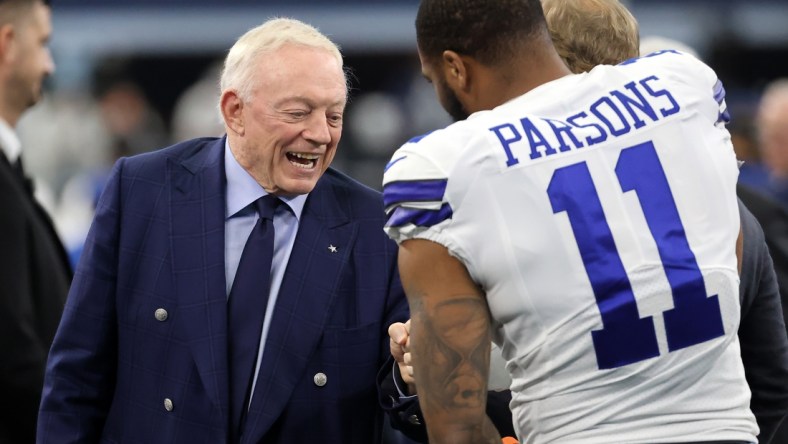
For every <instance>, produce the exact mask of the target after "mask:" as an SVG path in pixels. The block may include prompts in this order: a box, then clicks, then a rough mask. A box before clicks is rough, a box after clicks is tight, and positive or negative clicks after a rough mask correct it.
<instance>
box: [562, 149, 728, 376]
mask: <svg viewBox="0 0 788 444" xmlns="http://www.w3.org/2000/svg"><path fill="white" fill-rule="evenodd" d="M616 176H617V177H618V181H619V183H620V184H621V189H622V191H623V192H625V193H626V192H629V191H634V192H635V193H636V194H637V197H638V199H639V201H640V206H641V208H642V209H643V214H644V216H645V218H646V222H647V223H648V227H649V230H650V231H651V235H652V237H653V238H654V240H655V242H656V245H657V250H658V251H659V256H660V259H661V260H662V266H663V267H664V269H665V274H666V275H667V278H668V282H669V283H670V288H671V290H672V293H673V304H674V308H672V309H670V310H667V311H665V312H664V313H663V316H664V321H665V330H666V334H667V341H668V349H669V351H674V350H679V349H682V348H685V347H689V346H691V345H695V344H700V343H701V342H705V341H708V340H710V339H713V338H716V337H719V336H722V335H724V334H725V331H724V328H723V326H722V314H721V312H720V304H719V300H718V298H717V296H716V295H714V296H711V297H707V294H706V288H705V286H704V283H703V275H701V272H700V269H699V268H698V263H697V261H696V260H695V255H694V254H693V253H692V250H691V249H690V246H689V243H688V242H687V236H686V234H685V233H684V226H683V225H682V224H681V218H680V217H679V213H678V209H677V208H676V204H675V202H674V201H673V195H672V193H671V191H670V186H669V184H668V181H667V178H666V177H665V172H664V170H663V169H662V164H661V163H660V162H659V158H658V157H657V152H656V150H655V149H654V144H653V143H651V142H646V143H642V144H639V145H635V146H632V147H629V148H626V149H624V150H623V151H622V152H621V156H620V157H619V159H618V164H617V165H616ZM547 194H548V195H549V197H550V202H551V204H552V206H553V212H554V213H560V212H564V211H566V214H567V216H568V218H569V223H570V225H571V226H572V231H573V232H574V235H575V239H576V240H577V246H578V249H579V250H580V256H581V257H582V259H583V265H585V269H586V273H587V274H588V279H589V280H590V281H591V287H592V288H593V290H594V297H595V298H596V303H597V306H599V312H600V314H601V316H602V324H603V328H602V329H601V330H596V331H593V332H591V335H592V339H593V342H594V350H595V351H596V358H597V364H598V365H599V368H600V369H609V368H615V367H621V366H624V365H627V364H631V363H633V362H638V361H642V360H644V359H649V358H652V357H655V356H658V355H659V348H658V346H657V335H656V331H655V330H654V321H653V319H652V318H651V317H646V318H641V317H640V315H639V313H638V307H637V301H636V300H635V296H634V294H633V293H632V284H631V283H630V281H629V277H628V276H627V273H626V271H625V270H624V265H623V264H622V263H621V258H620V256H619V254H618V249H617V248H616V244H615V241H614V240H613V235H612V233H611V232H610V226H609V225H608V223H607V220H606V218H605V213H604V211H603V209H602V204H601V202H600V201H599V196H598V195H597V191H596V187H595V186H594V182H593V180H592V178H591V174H590V172H589V171H588V166H587V165H586V163H585V162H580V163H577V164H573V165H569V166H566V167H563V168H560V169H558V170H556V171H555V172H554V173H553V178H552V179H551V180H550V185H549V186H548V188H547Z"/></svg>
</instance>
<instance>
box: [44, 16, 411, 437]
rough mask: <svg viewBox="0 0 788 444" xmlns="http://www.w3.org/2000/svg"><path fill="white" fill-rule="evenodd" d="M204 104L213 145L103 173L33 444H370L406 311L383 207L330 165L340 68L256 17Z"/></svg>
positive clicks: (332, 53)
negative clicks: (215, 95)
mask: <svg viewBox="0 0 788 444" xmlns="http://www.w3.org/2000/svg"><path fill="white" fill-rule="evenodd" d="M221 89H222V94H221V99H220V110H221V112H222V115H223V118H224V123H225V127H226V131H227V135H226V136H225V137H223V138H203V139H196V140H190V141H186V142H183V143H179V144H176V145H174V146H172V147H169V148H166V149H163V150H160V151H156V152H152V153H147V154H142V155H139V156H135V157H131V158H125V159H121V160H119V161H118V162H117V163H116V165H115V167H114V170H113V172H112V174H111V178H110V179H109V183H108V185H107V187H106V189H105V191H104V193H103V195H102V197H101V199H100V202H99V204H98V208H97V211H96V216H95V220H94V222H93V225H92V227H91V230H90V234H89V236H88V239H87V244H86V247H85V250H84V253H83V256H82V259H81V262H80V264H79V266H78V268H77V272H76V276H75V280H74V285H73V287H72V290H71V292H70V294H69V298H68V302H67V304H66V309H65V312H64V315H63V321H62V323H61V326H60V328H59V330H58V333H57V335H56V337H55V341H54V345H53V347H52V351H51V354H50V357H49V362H48V367H47V374H46V380H45V389H44V394H43V400H42V403H41V411H40V416H39V422H38V432H39V442H41V443H66V442H69V443H70V442H73V443H77V442H78V443H97V442H118V443H132V442H134V443H168V444H173V443H184V444H187V443H188V444H200V443H205V444H217V443H225V442H231V443H260V442H265V443H270V444H276V443H307V442H325V443H349V444H354V443H355V444H370V443H378V442H380V440H381V426H382V424H383V415H382V411H381V409H380V408H379V406H378V404H377V397H376V384H375V375H376V372H377V370H378V368H379V367H380V366H381V365H382V363H383V361H385V359H386V357H387V355H388V337H387V335H386V329H387V327H388V325H389V324H390V323H391V322H394V321H396V320H404V319H406V318H407V303H406V300H405V297H404V294H403V292H402V288H401V284H400V282H399V278H398V275H397V268H396V263H397V259H396V245H395V244H394V243H392V242H390V241H389V240H388V239H387V238H386V236H385V234H384V233H383V224H384V212H383V201H382V197H381V195H380V194H379V193H378V192H376V191H373V190H371V189H369V188H366V187H364V186H363V185H361V184H359V183H358V182H356V181H354V180H353V179H351V178H349V177H347V176H345V175H343V174H342V173H340V172H337V171H335V170H333V169H331V168H329V165H330V163H331V161H332V159H333V157H334V155H335V153H336V150H337V144H338V142H339V139H340V135H341V129H342V116H343V112H344V107H345V104H346V100H347V85H346V79H345V74H344V72H343V66H342V56H341V55H340V53H339V51H338V49H337V47H336V46H335V45H334V44H333V43H332V42H331V41H330V40H328V39H327V38H326V37H325V36H323V35H322V34H320V33H319V32H318V31H317V30H316V29H314V28H313V27H311V26H309V25H307V24H304V23H302V22H299V21H296V20H292V19H273V20H270V21H268V22H266V23H264V24H263V25H261V26H259V27H257V28H255V29H252V30H250V31H249V32H247V33H246V34H245V35H244V36H242V37H241V38H240V39H239V40H238V41H237V42H236V44H235V45H234V46H233V47H232V48H231V49H230V52H229V54H228V56H227V58H226V60H225V67H224V71H223V73H222V78H221ZM272 231H273V233H272ZM271 234H273V239H271V236H270V235H271ZM271 244H272V245H271ZM271 248H273V251H272V250H271ZM266 254H267V256H266ZM266 257H267V262H266V259H265V258H266ZM249 259H254V261H249ZM269 289H270V291H269ZM266 299H267V302H266Z"/></svg>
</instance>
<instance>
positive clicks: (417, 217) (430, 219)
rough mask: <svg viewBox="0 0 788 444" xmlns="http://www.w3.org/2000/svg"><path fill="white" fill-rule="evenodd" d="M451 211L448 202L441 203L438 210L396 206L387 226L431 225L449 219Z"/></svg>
mask: <svg viewBox="0 0 788 444" xmlns="http://www.w3.org/2000/svg"><path fill="white" fill-rule="evenodd" d="M452 214H453V211H452V209H451V206H450V205H449V204H447V203H446V204H443V206H441V208H440V210H425V209H419V208H404V207H398V208H397V209H396V210H394V212H393V213H392V214H391V216H389V220H388V222H387V223H386V226H387V227H402V226H405V225H416V226H418V227H431V226H433V225H437V224H439V223H441V222H443V221H444V220H447V219H451V216H452Z"/></svg>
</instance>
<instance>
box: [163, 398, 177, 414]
mask: <svg viewBox="0 0 788 444" xmlns="http://www.w3.org/2000/svg"><path fill="white" fill-rule="evenodd" d="M173 408H175V407H174V406H173V405H172V399H170V398H164V410H166V411H168V412H171V411H172V409H173Z"/></svg>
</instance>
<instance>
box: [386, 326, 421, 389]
mask: <svg viewBox="0 0 788 444" xmlns="http://www.w3.org/2000/svg"><path fill="white" fill-rule="evenodd" d="M389 348H390V349H391V356H392V357H393V358H394V360H395V361H396V362H397V365H398V366H399V372H400V375H402V380H403V381H405V383H406V384H408V392H409V394H410V395H415V394H416V381H415V380H414V379H413V364H412V361H411V359H412V355H411V353H410V319H408V322H405V323H404V324H403V323H402V322H395V323H393V324H391V325H390V326H389Z"/></svg>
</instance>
